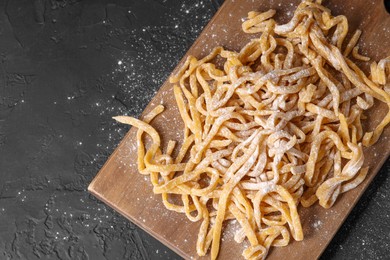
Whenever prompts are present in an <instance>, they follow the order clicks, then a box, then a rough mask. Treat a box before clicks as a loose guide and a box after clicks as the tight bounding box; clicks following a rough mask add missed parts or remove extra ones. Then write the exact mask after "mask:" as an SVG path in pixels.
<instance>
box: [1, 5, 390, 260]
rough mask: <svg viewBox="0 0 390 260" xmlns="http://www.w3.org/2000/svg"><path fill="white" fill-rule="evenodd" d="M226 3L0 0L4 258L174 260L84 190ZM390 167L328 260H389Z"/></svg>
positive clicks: (337, 240)
mask: <svg viewBox="0 0 390 260" xmlns="http://www.w3.org/2000/svg"><path fill="white" fill-rule="evenodd" d="M220 2H222V1H217V0H215V1H198V2H193V1H189V0H188V1H166V0H154V1H152V0H144V1H105V0H104V1H103V0H101V1H92V0H91V1H80V2H79V1H72V0H62V1H57V0H50V1H44V0H38V1H29V0H20V1H8V2H5V1H0V60H1V63H0V259H159V258H163V259H178V258H179V257H178V256H176V255H175V254H174V253H172V252H171V251H170V250H169V249H167V248H165V247H164V246H163V245H161V244H160V243H159V242H157V241H156V240H154V239H153V238H151V237H150V236H149V235H147V234H145V233H144V232H143V231H141V230H140V229H138V228H137V227H136V226H135V225H133V224H132V223H130V222H129V221H127V220H126V219H124V218H123V217H121V216H120V215H119V214H117V213H115V212H114V211H113V210H111V209H110V208H108V207H106V206H105V205H104V204H102V203H100V202H99V201H97V200H96V199H95V198H93V197H92V196H91V195H89V194H88V192H87V190H86V189H87V186H88V184H89V182H90V181H91V180H92V178H93V177H94V176H95V174H96V173H97V172H98V170H99V169H100V168H101V166H102V165H103V164H104V162H105V161H106V159H107V157H108V156H109V155H110V154H111V152H112V151H113V150H114V149H115V146H116V145H117V144H118V143H119V141H120V140H121V138H122V137H123V136H124V134H125V133H126V131H127V130H128V128H127V127H125V126H121V125H117V124H115V123H114V122H113V120H111V117H112V116H114V115H119V114H129V115H132V116H138V115H139V113H140V112H141V111H142V110H143V108H144V107H145V106H146V105H147V103H148V101H149V100H150V99H151V97H152V96H153V95H154V93H155V91H156V90H157V89H158V88H159V86H160V85H161V83H162V82H163V81H164V80H165V79H166V77H167V76H168V74H169V73H170V71H171V70H172V69H173V67H174V66H175V65H176V63H177V62H178V60H179V59H180V58H181V57H182V55H183V54H184V53H185V51H186V50H187V49H188V47H189V46H190V45H191V44H192V42H193V41H194V40H195V39H196V37H197V36H198V34H199V33H200V31H201V29H202V28H203V26H204V25H205V24H206V23H207V22H208V21H209V19H210V18H211V17H212V15H213V14H214V13H215V11H216V10H217V8H218V6H219V5H220V4H219V3H220ZM151 14H152V15H151ZM389 166H390V163H389V161H388V162H387V166H386V167H384V168H383V169H382V171H381V172H380V173H379V175H378V177H377V178H376V179H375V180H374V182H373V184H372V185H371V186H370V188H369V190H368V191H367V192H366V193H365V195H364V197H363V198H362V200H361V201H360V202H359V204H358V206H357V207H356V208H355V209H354V210H353V213H352V214H351V216H350V217H349V218H348V220H347V222H346V224H345V225H344V226H343V228H342V229H341V230H340V232H339V233H338V235H337V236H336V238H335V239H334V240H333V242H332V244H331V245H330V246H329V248H328V249H327V251H326V252H325V254H324V257H323V258H324V259H328V258H334V259H348V258H349V259H385V258H386V257H388V255H389V254H390V246H389V240H390V235H389V234H390V217H389V214H390V202H389V201H390V179H389V178H388V174H389V172H390V169H389ZM194 246H195V245H194Z"/></svg>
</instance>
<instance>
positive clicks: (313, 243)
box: [88, 0, 390, 259]
mask: <svg viewBox="0 0 390 260" xmlns="http://www.w3.org/2000/svg"><path fill="white" fill-rule="evenodd" d="M297 4H298V1H293V2H292V3H291V4H290V3H286V1H283V0H274V1H252V0H241V1H238V0H236V1H234V0H228V1H226V2H225V3H224V4H223V6H222V7H221V8H220V9H219V10H218V12H217V14H216V15H215V16H214V17H213V19H212V20H211V21H210V22H209V24H208V25H207V26H206V27H205V29H204V31H203V32H202V34H201V35H200V36H199V37H198V39H197V40H196V41H195V43H194V44H193V46H192V47H191V48H190V49H189V51H188V52H187V54H186V55H185V56H184V57H183V59H182V61H181V62H180V63H179V65H180V64H182V62H183V61H184V59H185V58H186V57H187V55H189V54H191V55H194V56H195V57H198V58H200V57H203V56H204V55H205V54H207V53H209V52H210V50H211V49H212V48H213V47H215V46H218V45H222V46H224V47H225V48H228V49H233V50H239V49H240V48H241V47H242V46H243V45H245V43H246V42H247V41H248V40H249V39H250V38H253V37H255V35H246V34H244V33H243V32H242V31H241V23H242V18H244V17H246V14H247V13H248V11H251V10H259V11H265V10H268V9H270V8H273V9H276V10H277V13H278V14H277V16H276V19H277V21H279V22H286V21H287V20H288V19H289V18H291V15H292V13H293V11H294V10H295V7H296V5H297ZM325 6H327V7H329V8H330V9H331V10H332V12H333V14H345V15H346V16H347V17H348V20H349V22H350V30H351V33H352V32H353V30H355V29H356V28H360V29H362V30H363V34H362V38H361V40H360V49H361V50H362V52H363V53H364V54H367V55H369V56H370V57H372V58H373V60H379V59H380V58H383V57H385V56H388V55H389V54H390V53H389V46H390V31H389V30H390V16H389V15H388V14H387V13H386V11H385V9H384V6H383V1H382V0H376V1H365V0H358V1H325ZM160 103H162V104H164V106H165V107H166V111H165V112H164V113H163V115H162V116H159V117H158V118H156V119H155V120H154V121H153V123H152V125H153V126H154V127H155V128H156V129H157V130H158V132H159V133H161V137H162V140H163V145H166V143H167V141H168V140H169V139H174V140H177V141H179V140H181V138H182V131H181V129H182V123H181V119H180V116H179V113H178V110H177V109H176V106H175V101H174V97H173V90H172V87H171V85H170V84H169V83H168V82H165V83H164V84H163V85H162V87H161V89H160V90H159V92H158V93H157V94H156V96H155V97H154V98H153V100H152V101H151V102H150V104H149V105H148V106H147V108H146V109H145V111H144V114H145V113H148V112H149V111H150V110H151V109H152V108H153V107H155V105H156V104H160ZM386 112H387V107H386V105H384V104H376V105H375V106H374V107H373V108H372V109H371V110H370V111H368V113H367V115H368V117H369V119H368V120H367V122H366V127H367V128H366V129H370V128H372V127H373V126H374V125H376V124H377V123H378V122H379V120H380V119H381V118H382V117H383V116H384V115H385V113H386ZM135 134H136V129H135V128H132V129H131V130H130V131H129V133H128V134H127V135H126V136H125V138H124V139H123V141H122V142H121V143H120V144H119V146H118V148H117V149H116V150H115V151H114V153H113V154H112V155H111V157H110V158H109V159H108V161H107V162H106V164H105V165H104V166H103V168H102V169H101V170H100V172H99V174H98V175H97V176H96V178H95V179H94V180H93V182H92V183H91V184H90V186H89V187H88V189H89V191H90V192H91V193H92V194H94V195H95V196H96V197H98V198H99V199H100V200H102V201H104V202H105V203H106V204H108V205H109V206H111V207H112V208H114V209H115V210H117V211H118V212H119V213H121V214H122V215H124V216H125V217H127V218H128V219H129V220H131V221H132V222H134V223H135V224H137V225H138V226H140V227H141V228H143V229H144V230H146V231H147V232H149V233H150V234H151V235H153V236H154V237H156V238H157V239H158V240H160V241H161V242H162V243H164V244H165V245H166V246H168V247H169V248H171V249H172V250H173V251H175V252H176V253H178V254H179V255H180V256H182V257H184V258H186V259H191V258H198V257H197V255H196V251H195V243H196V236H197V233H198V228H199V225H200V223H192V222H190V221H189V220H187V218H186V217H185V215H182V214H179V213H175V212H171V211H168V210H167V209H165V207H164V206H163V205H162V202H161V198H160V196H159V195H154V194H153V193H152V186H151V184H150V183H149V179H148V177H145V176H143V175H140V174H139V173H138V172H137V166H136V143H135ZM389 154H390V128H389V127H387V128H386V129H385V131H384V133H383V135H382V137H381V139H380V140H379V141H378V143H377V144H376V145H374V146H373V147H370V148H368V149H365V151H364V155H365V158H366V159H365V165H369V166H370V172H369V175H368V177H367V179H366V180H365V181H364V182H363V183H362V184H361V185H360V186H359V187H358V188H356V189H354V190H352V191H350V192H348V193H346V194H344V195H342V196H341V197H340V198H339V199H338V201H337V202H336V204H335V205H334V206H333V207H332V208H331V209H329V210H325V209H323V208H321V207H320V206H318V205H316V206H313V207H311V208H309V209H303V208H300V209H299V210H300V215H301V219H302V225H303V229H304V234H305V239H304V240H303V241H302V242H295V241H293V242H291V243H290V244H289V245H288V246H286V247H283V248H273V249H271V252H270V254H269V256H268V259H315V258H318V257H319V256H320V255H321V253H322V252H323V250H324V249H325V248H326V246H327V245H328V244H329V242H330V241H331V239H332V237H333V236H334V235H335V233H336V232H337V230H338V229H339V227H340V226H341V224H342V223H343V222H344V220H345V219H346V217H347V216H348V214H349V212H350V211H351V210H352V208H353V207H354V205H355V204H356V202H357V201H358V200H359V198H360V196H361V195H362V194H363V192H364V190H365V189H366V188H367V186H368V185H369V183H370V182H371V180H372V179H373V178H374V177H375V175H376V174H377V172H378V171H379V169H380V167H381V166H382V165H383V163H384V162H385V160H386V159H387V158H388V156H389ZM236 228H237V227H236V226H234V225H233V224H228V225H227V226H226V227H225V232H224V235H223V238H222V245H221V251H220V255H219V259H238V258H240V257H241V253H242V251H243V248H244V246H245V243H243V244H237V243H236V242H234V240H233V234H234V232H233V231H234V230H235V229H236Z"/></svg>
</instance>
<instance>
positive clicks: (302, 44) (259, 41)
mask: <svg viewBox="0 0 390 260" xmlns="http://www.w3.org/2000/svg"><path fill="white" fill-rule="evenodd" d="M274 15H275V11H274V10H269V11H267V12H263V13H259V12H250V13H249V14H248V18H247V20H246V21H244V22H243V24H242V29H243V30H244V32H246V33H251V34H258V35H257V36H256V38H254V39H253V40H251V41H250V42H249V43H248V44H246V45H245V47H243V48H242V49H241V50H240V51H239V52H236V51H230V50H226V49H224V48H222V47H218V48H215V49H214V50H213V51H212V52H211V53H210V54H209V55H207V56H206V57H204V58H202V59H200V60H198V59H196V58H195V57H193V56H189V57H188V58H187V60H186V61H185V63H184V65H183V66H182V67H181V69H180V70H179V71H178V73H176V74H175V75H174V76H172V77H171V78H170V82H171V83H173V92H174V95H175V99H176V102H177V106H178V109H179V111H180V115H181V118H182V120H183V122H184V139H183V140H182V144H181V146H180V147H177V148H176V149H177V151H178V152H176V154H177V155H175V156H173V153H174V150H175V147H176V142H175V141H170V142H169V143H168V146H167V147H166V148H165V149H164V152H163V149H162V148H161V140H160V136H159V134H158V132H157V131H156V130H155V129H154V128H153V127H152V126H151V125H150V124H149V123H150V122H151V120H153V118H155V117H156V116H157V115H158V114H160V113H161V112H163V110H164V107H163V106H162V105H159V106H156V107H155V108H154V109H153V110H152V111H151V112H150V113H149V114H148V115H146V116H145V117H144V118H143V120H142V121H141V120H138V119H135V118H132V117H127V116H119V117H115V119H116V120H117V121H119V122H122V123H125V124H130V125H132V126H135V127H137V128H138V132H137V144H138V151H137V153H138V161H137V163H138V170H139V172H140V173H141V174H145V175H149V176H150V180H151V182H152V184H153V186H154V188H153V192H154V193H155V194H161V196H162V200H163V202H164V205H165V207H166V208H167V209H169V210H173V211H176V212H179V213H184V214H185V215H186V216H187V217H188V219H190V220H191V221H194V222H195V221H202V223H201V226H200V230H199V234H198V238H197V243H196V250H197V253H198V254H199V255H200V256H204V255H206V254H207V253H208V252H209V250H210V253H211V258H212V259H216V258H217V256H218V252H219V247H220V240H221V235H222V233H223V224H224V222H225V221H228V220H236V221H237V222H238V224H239V225H240V228H239V229H238V230H237V232H236V234H235V235H234V239H235V240H236V241H237V242H238V243H241V242H243V241H244V240H245V239H247V241H248V242H249V246H248V247H246V249H245V250H244V251H243V253H242V255H243V256H244V257H245V259H264V258H265V257H266V256H267V253H268V252H269V249H270V247H271V246H274V247H281V246H286V245H287V244H288V243H289V241H290V237H291V236H292V238H293V239H295V240H297V241H300V240H302V239H303V236H304V235H303V231H302V226H301V222H300V217H299V214H298V210H297V207H298V206H299V204H301V205H302V206H303V207H309V206H311V205H313V204H314V203H316V202H317V201H318V202H319V204H320V205H321V206H323V207H324V208H329V207H331V206H332V205H333V204H334V203H335V201H336V199H337V197H338V196H339V195H340V194H342V193H344V192H346V191H348V190H350V189H353V188H354V187H356V186H357V185H359V184H360V183H361V182H362V181H363V180H364V179H365V177H366V175H367V172H368V167H363V161H364V155H363V150H362V147H363V146H370V145H372V144H374V143H375V142H376V141H377V140H378V138H379V137H380V135H381V133H382V131H383V129H384V127H385V126H386V125H387V124H388V123H389V121H390V113H387V115H386V116H385V117H384V118H383V120H382V121H381V122H380V123H379V124H378V125H377V126H376V127H375V129H373V130H372V131H369V132H364V131H363V127H362V123H361V120H362V119H365V116H364V114H363V112H364V111H365V110H367V109H369V108H371V107H372V106H373V104H374V99H377V100H379V101H381V102H384V103H386V104H387V105H388V106H390V95H389V89H390V87H389V70H390V68H389V65H390V57H388V58H385V59H383V60H381V61H379V62H378V63H376V62H373V63H371V67H370V74H369V75H368V76H367V75H366V74H365V73H364V72H363V71H362V70H361V69H360V68H359V67H358V66H357V65H356V64H355V63H354V61H353V60H355V61H356V60H361V61H368V60H369V58H367V57H365V56H362V55H361V54H359V53H358V50H359V49H358V46H356V44H357V42H358V39H359V36H360V34H361V32H360V31H356V32H355V34H354V35H353V37H352V38H351V39H350V40H349V41H348V42H345V38H346V35H347V32H348V22H347V19H346V17H345V16H342V15H339V16H332V14H331V12H330V10H329V9H327V8H325V7H324V6H322V5H321V3H320V2H318V1H317V2H313V1H303V2H301V3H300V4H299V6H298V7H297V9H296V10H295V12H294V15H293V17H292V19H291V20H290V21H289V22H288V23H286V24H282V25H279V24H277V23H276V22H275V20H274V19H273V18H272V17H273V16H274ZM221 60H223V62H222V63H221V62H220V61H221ZM144 133H146V134H148V135H149V137H150V138H151V140H152V142H151V144H150V145H148V147H146V146H145V144H144V136H143V134H144ZM171 197H179V198H181V200H180V201H179V202H178V201H176V202H174V200H172V199H171Z"/></svg>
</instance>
